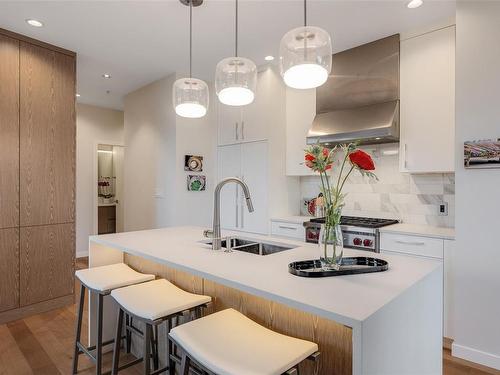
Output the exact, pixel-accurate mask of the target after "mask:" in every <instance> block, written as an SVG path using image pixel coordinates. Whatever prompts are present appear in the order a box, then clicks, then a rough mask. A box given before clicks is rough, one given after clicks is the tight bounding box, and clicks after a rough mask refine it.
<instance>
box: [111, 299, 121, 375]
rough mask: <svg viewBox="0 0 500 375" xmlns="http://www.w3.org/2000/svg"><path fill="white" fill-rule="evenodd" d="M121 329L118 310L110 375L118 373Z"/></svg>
mask: <svg viewBox="0 0 500 375" xmlns="http://www.w3.org/2000/svg"><path fill="white" fill-rule="evenodd" d="M122 327H123V310H122V309H120V311H119V312H118V321H117V322H116V335H115V346H114V349H113V367H112V370H111V374H112V375H116V374H117V373H118V364H119V362H120V346H121V345H120V344H121V337H122Z"/></svg>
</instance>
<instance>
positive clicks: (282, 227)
mask: <svg viewBox="0 0 500 375" xmlns="http://www.w3.org/2000/svg"><path fill="white" fill-rule="evenodd" d="M278 228H280V229H289V230H297V228H296V227H287V226H285V225H279V226H278Z"/></svg>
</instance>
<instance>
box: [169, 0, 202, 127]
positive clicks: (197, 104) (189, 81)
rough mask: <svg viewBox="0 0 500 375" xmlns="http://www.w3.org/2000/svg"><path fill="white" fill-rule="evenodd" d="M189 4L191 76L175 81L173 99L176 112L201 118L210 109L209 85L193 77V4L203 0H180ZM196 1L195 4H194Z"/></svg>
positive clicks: (189, 116)
mask: <svg viewBox="0 0 500 375" xmlns="http://www.w3.org/2000/svg"><path fill="white" fill-rule="evenodd" d="M180 1H181V3H182V4H184V5H188V6H189V78H181V79H178V80H177V81H175V82H174V85H173V87H172V100H173V105H174V108H175V113H177V114H178V115H179V116H181V117H188V118H200V117H203V116H205V114H206V113H207V109H208V97H209V94H208V86H207V84H206V83H205V82H204V81H202V80H201V79H196V78H192V66H193V63H192V60H193V5H194V6H199V5H201V4H202V3H203V0H180ZM193 3H194V4H193Z"/></svg>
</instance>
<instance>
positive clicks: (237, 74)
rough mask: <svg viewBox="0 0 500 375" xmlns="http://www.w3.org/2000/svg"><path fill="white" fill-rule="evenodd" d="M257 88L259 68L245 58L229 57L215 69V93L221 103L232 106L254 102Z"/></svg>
mask: <svg viewBox="0 0 500 375" xmlns="http://www.w3.org/2000/svg"><path fill="white" fill-rule="evenodd" d="M256 87H257V66H256V65H255V63H254V62H253V61H252V60H249V59H245V58H244V57H228V58H226V59H224V60H221V61H220V62H219V63H218V64H217V67H216V69H215V92H216V93H217V96H218V97H219V100H220V102H221V103H223V104H226V105H232V106H241V105H247V104H250V103H252V102H253V100H254V98H255V90H256Z"/></svg>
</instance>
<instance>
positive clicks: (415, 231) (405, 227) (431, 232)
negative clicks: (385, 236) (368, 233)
mask: <svg viewBox="0 0 500 375" xmlns="http://www.w3.org/2000/svg"><path fill="white" fill-rule="evenodd" d="M379 231H380V232H381V233H395V234H404V235H408V236H420V237H429V238H439V239H443V240H454V239H455V230H454V228H446V227H435V226H432V225H417V224H407V223H399V224H393V225H388V226H386V227H382V228H380V229H379Z"/></svg>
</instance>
